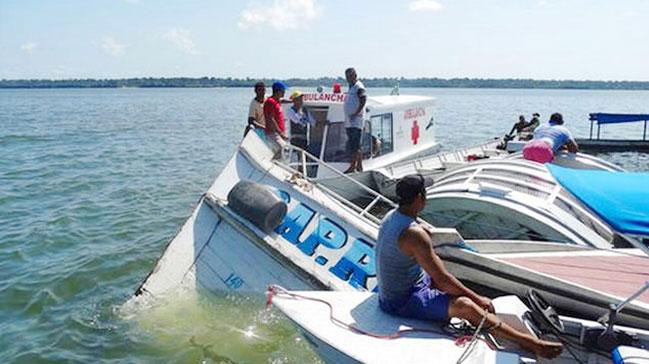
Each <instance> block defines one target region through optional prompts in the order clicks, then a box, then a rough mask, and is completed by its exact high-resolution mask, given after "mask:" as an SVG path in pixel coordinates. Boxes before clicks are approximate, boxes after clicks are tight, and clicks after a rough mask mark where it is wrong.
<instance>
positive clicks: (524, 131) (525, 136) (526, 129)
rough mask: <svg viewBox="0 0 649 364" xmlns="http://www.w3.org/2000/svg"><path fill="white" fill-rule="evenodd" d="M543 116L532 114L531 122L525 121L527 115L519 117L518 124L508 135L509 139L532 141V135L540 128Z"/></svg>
mask: <svg viewBox="0 0 649 364" xmlns="http://www.w3.org/2000/svg"><path fill="white" fill-rule="evenodd" d="M540 117H541V115H540V114H539V113H536V112H535V113H534V114H532V118H531V119H530V121H527V120H525V115H520V116H519V117H518V122H517V123H514V125H513V126H512V130H510V131H509V133H507V137H508V138H514V136H517V137H518V140H530V139H532V134H533V133H534V130H536V128H538V126H539V125H540V124H541V121H540Z"/></svg>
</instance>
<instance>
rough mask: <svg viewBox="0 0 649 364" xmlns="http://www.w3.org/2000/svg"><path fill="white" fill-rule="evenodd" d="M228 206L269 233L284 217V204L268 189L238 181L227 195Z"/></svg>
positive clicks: (253, 183)
mask: <svg viewBox="0 0 649 364" xmlns="http://www.w3.org/2000/svg"><path fill="white" fill-rule="evenodd" d="M228 206H229V207H230V208H231V209H232V210H233V211H234V212H236V213H237V214H239V215H241V216H243V217H245V218H246V219H248V220H249V221H250V222H252V223H253V224H255V225H256V226H257V227H259V228H260V229H262V230H263V231H265V232H266V233H271V232H272V231H273V230H275V228H276V227H278V226H279V224H281V223H282V221H284V217H285V216H286V210H287V207H286V203H284V201H282V199H281V198H280V197H279V196H278V194H277V193H275V192H273V191H272V190H271V189H270V188H269V187H267V186H264V185H260V184H259V183H255V182H251V181H245V180H242V181H239V182H237V184H236V185H234V187H233V188H232V189H231V190H230V193H228Z"/></svg>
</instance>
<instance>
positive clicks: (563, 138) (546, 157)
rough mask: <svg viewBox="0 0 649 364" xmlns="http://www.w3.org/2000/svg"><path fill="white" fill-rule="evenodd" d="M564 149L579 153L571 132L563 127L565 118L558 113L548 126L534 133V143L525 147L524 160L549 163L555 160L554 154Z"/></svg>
mask: <svg viewBox="0 0 649 364" xmlns="http://www.w3.org/2000/svg"><path fill="white" fill-rule="evenodd" d="M564 147H565V148H566V149H568V151H569V152H570V153H577V152H578V151H579V146H578V145H577V142H576V141H575V138H573V137H572V134H571V133H570V130H568V128H566V127H565V126H563V116H562V115H561V114H559V113H558V112H557V113H554V114H552V115H551V116H550V122H549V123H548V125H543V126H541V127H539V128H538V129H536V130H535V131H534V138H533V139H532V141H530V142H529V143H527V144H525V147H523V158H525V159H527V160H530V161H534V162H538V163H549V162H552V161H553V160H554V153H556V152H557V151H558V150H560V149H562V148H564Z"/></svg>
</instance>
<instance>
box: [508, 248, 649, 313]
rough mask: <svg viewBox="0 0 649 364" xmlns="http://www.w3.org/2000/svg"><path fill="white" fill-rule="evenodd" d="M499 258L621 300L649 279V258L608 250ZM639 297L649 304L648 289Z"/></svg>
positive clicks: (639, 299) (512, 255) (516, 255)
mask: <svg viewBox="0 0 649 364" xmlns="http://www.w3.org/2000/svg"><path fill="white" fill-rule="evenodd" d="M498 259H499V260H503V261H505V262H508V263H512V264H515V265H518V266H520V267H523V268H526V269H529V270H533V271H536V272H539V273H543V274H546V275H548V276H552V277H556V278H559V279H562V280H565V281H568V282H572V283H575V284H578V285H581V286H584V287H587V288H590V289H594V290H598V291H600V292H605V293H608V294H611V295H615V296H617V297H619V298H621V299H626V298H627V297H629V296H631V295H633V294H634V293H636V292H637V291H638V290H639V289H640V288H641V287H642V286H644V284H645V282H647V281H649V257H647V256H644V255H635V254H621V253H615V252H608V251H593V252H572V253H543V254H539V253H530V254H502V255H499V256H498ZM636 300H638V301H641V302H643V303H646V304H649V291H646V292H645V293H643V294H642V295H640V296H639V297H638V298H637V299H636Z"/></svg>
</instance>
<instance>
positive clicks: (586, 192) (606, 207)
mask: <svg viewBox="0 0 649 364" xmlns="http://www.w3.org/2000/svg"><path fill="white" fill-rule="evenodd" d="M546 166H547V168H548V170H549V171H550V173H552V175H553V176H554V178H555V179H556V180H557V182H559V183H560V184H561V185H562V186H563V187H564V188H565V189H567V190H568V191H570V193H572V194H573V195H574V196H575V197H577V199H579V200H580V201H581V202H582V203H583V204H585V205H586V206H588V208H590V209H591V210H593V211H594V212H595V213H596V214H597V215H599V216H600V217H601V218H602V219H603V220H604V221H606V222H607V223H608V224H609V225H611V227H613V229H615V230H616V231H618V232H620V233H624V234H632V235H640V236H649V202H648V201H649V173H636V172H609V171H597V170H586V169H571V168H564V167H559V166H557V165H554V164H546Z"/></svg>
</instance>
